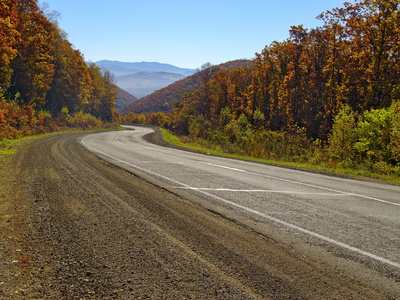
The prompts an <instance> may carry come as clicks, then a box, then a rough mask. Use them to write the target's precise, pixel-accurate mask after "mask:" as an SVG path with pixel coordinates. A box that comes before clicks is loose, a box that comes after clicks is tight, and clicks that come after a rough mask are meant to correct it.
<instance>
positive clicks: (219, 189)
mask: <svg viewBox="0 0 400 300" xmlns="http://www.w3.org/2000/svg"><path fill="white" fill-rule="evenodd" d="M172 188H176V189H186V190H193V191H214V192H238V193H240V192H243V193H276V194H295V195H316V196H349V195H353V194H345V193H341V194H338V193H307V192H294V191H276V190H244V189H226V188H198V187H172Z"/></svg>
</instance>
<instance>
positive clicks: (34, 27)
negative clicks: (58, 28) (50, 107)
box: [9, 0, 54, 109]
mask: <svg viewBox="0 0 400 300" xmlns="http://www.w3.org/2000/svg"><path fill="white" fill-rule="evenodd" d="M16 11H17V14H18V21H19V22H18V25H17V27H16V29H17V30H18V32H19V33H20V35H21V36H20V39H19V42H18V43H17V45H16V49H17V51H18V54H17V56H16V57H15V58H14V59H13V60H12V61H11V64H10V67H11V68H12V69H13V74H12V78H11V87H10V88H9V94H10V96H11V97H14V96H15V95H17V94H20V95H21V100H22V102H23V103H31V104H33V105H34V106H35V107H36V108H37V109H41V108H42V107H43V105H44V99H45V96H46V93H47V91H48V90H49V89H50V83H51V81H52V78H53V72H54V65H53V56H52V55H51V53H52V50H53V48H52V45H51V41H52V39H53V27H52V24H51V23H50V22H49V21H48V20H47V19H46V18H45V16H44V15H43V13H42V12H41V11H40V10H39V8H38V6H37V3H36V1H35V0H19V1H18V2H17V6H16Z"/></svg>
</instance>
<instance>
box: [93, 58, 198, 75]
mask: <svg viewBox="0 0 400 300" xmlns="http://www.w3.org/2000/svg"><path fill="white" fill-rule="evenodd" d="M95 64H96V65H97V66H99V67H100V68H102V69H105V70H108V71H110V72H111V73H113V74H114V75H115V76H121V75H129V74H135V73H140V72H147V73H158V72H166V73H176V74H181V75H184V76H190V75H192V74H194V73H195V72H196V71H197V70H195V69H185V68H179V67H176V66H173V65H169V64H162V63H158V62H145V61H142V62H120V61H110V60H101V61H98V62H95Z"/></svg>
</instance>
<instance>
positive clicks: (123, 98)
mask: <svg viewBox="0 0 400 300" xmlns="http://www.w3.org/2000/svg"><path fill="white" fill-rule="evenodd" d="M117 88H118V97H117V102H116V103H115V109H117V110H118V109H120V108H122V107H124V106H126V105H128V104H131V103H133V102H135V101H137V100H138V99H137V98H136V97H135V96H132V95H131V94H129V93H128V92H127V91H124V90H123V89H121V88H119V87H117Z"/></svg>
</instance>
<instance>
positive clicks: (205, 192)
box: [81, 127, 400, 295]
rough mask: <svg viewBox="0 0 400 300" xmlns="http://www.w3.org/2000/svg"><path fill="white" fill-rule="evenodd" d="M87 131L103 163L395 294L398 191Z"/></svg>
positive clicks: (399, 275)
mask: <svg viewBox="0 0 400 300" xmlns="http://www.w3.org/2000/svg"><path fill="white" fill-rule="evenodd" d="M129 129H134V130H124V131H117V132H104V133H98V134H90V135H87V136H85V137H83V138H81V143H82V144H83V145H84V146H85V147H86V148H87V149H88V150H89V151H91V152H93V153H95V154H96V155H97V156H99V157H101V158H102V159H104V160H106V161H108V162H110V163H111V164H114V165H117V166H119V167H121V168H123V169H125V170H127V171H129V172H131V173H134V174H137V175H139V176H141V177H142V178H144V179H146V180H148V181H150V182H152V183H153V184H156V185H157V186H160V187H162V188H164V189H166V190H168V191H170V192H172V193H175V194H177V195H180V196H182V197H185V198H186V199H191V201H193V202H195V203H196V204H199V205H201V206H203V207H205V208H207V209H209V210H211V211H213V212H217V213H219V214H221V215H223V216H225V217H226V218H228V219H230V220H233V221H235V222H238V223H240V224H243V225H245V226H247V227H248V228H251V229H252V230H255V231H256V232H259V233H261V234H263V235H265V236H268V237H270V238H273V239H274V240H276V241H277V242H279V243H281V244H283V245H286V246H288V247H290V248H292V249H294V250H295V251H296V252H298V253H300V254H305V255H307V256H309V257H312V258H313V259H315V260H317V261H320V262H322V263H323V264H325V265H326V266H328V267H333V268H335V269H337V270H338V271H339V272H342V273H345V274H346V275H348V276H350V277H351V278H355V279H357V280H361V281H362V282H365V283H367V284H368V285H371V286H376V287H377V288H380V289H383V290H388V291H391V292H392V294H393V293H396V292H398V293H399V295H400V187H399V186H393V185H388V184H381V183H374V182H367V181H359V180H352V179H344V178H338V177H331V176H326V175H321V174H313V173H308V172H302V171H297V170H291V169H286V168H280V167H275V166H270V165H264V164H258V163H253V162H245V161H240V160H234V159H228V158H221V157H216V156H211V155H203V154H197V153H192V152H186V151H182V150H177V149H173V148H167V147H161V146H157V145H154V144H150V143H148V142H146V141H145V140H144V139H143V136H145V135H146V134H149V133H150V132H152V131H153V129H150V128H144V127H130V128H129Z"/></svg>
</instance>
